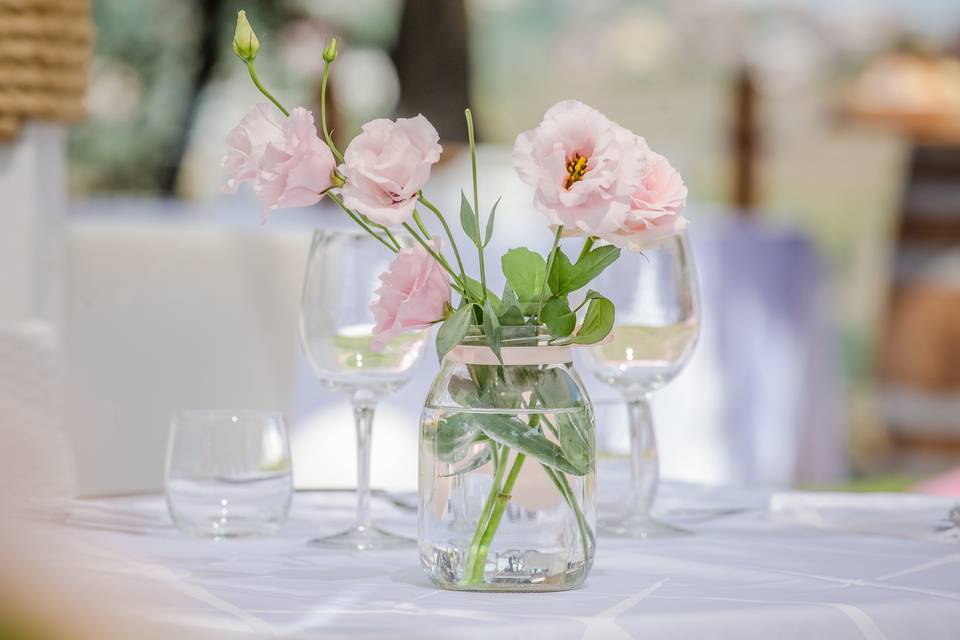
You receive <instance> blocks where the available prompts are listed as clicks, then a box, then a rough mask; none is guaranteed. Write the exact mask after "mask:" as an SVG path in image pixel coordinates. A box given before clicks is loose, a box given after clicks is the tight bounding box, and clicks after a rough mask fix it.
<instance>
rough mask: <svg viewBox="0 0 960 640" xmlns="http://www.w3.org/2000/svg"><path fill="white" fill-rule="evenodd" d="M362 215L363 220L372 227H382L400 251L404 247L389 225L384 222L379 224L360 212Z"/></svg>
mask: <svg viewBox="0 0 960 640" xmlns="http://www.w3.org/2000/svg"><path fill="white" fill-rule="evenodd" d="M360 217H361V218H363V221H364V222H366V223H367V224H368V225H370V226H371V227H375V228H377V229H380V230H381V231H383V232H384V233H385V234H387V238H389V239H390V242H392V243H393V246H395V247H396V248H397V251H400V249H402V248H403V247H402V246H401V245H400V241H399V240H397V237H396V236H395V235H393V232H391V231H390V229H388V228H387V227H385V226H383V225H382V224H377V223H376V222H374V221H373V220H371V219H370V218H368V217H367V216H365V215H363V214H360Z"/></svg>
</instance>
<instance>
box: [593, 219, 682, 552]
mask: <svg viewBox="0 0 960 640" xmlns="http://www.w3.org/2000/svg"><path fill="white" fill-rule="evenodd" d="M598 280H599V281H598V282H597V285H599V286H600V287H602V288H603V289H604V290H605V291H607V292H608V296H609V297H610V298H611V300H613V302H614V304H615V306H616V309H617V321H616V325H615V326H614V329H613V336H612V338H611V339H609V340H608V341H606V342H604V343H603V344H598V345H595V346H593V347H591V348H589V349H586V350H585V360H586V364H587V366H588V368H589V369H590V370H592V371H593V373H594V375H595V376H596V377H597V378H598V379H600V380H601V381H603V382H604V383H606V384H608V385H610V386H611V387H613V388H614V389H616V390H617V391H619V392H620V394H621V395H622V396H623V397H624V399H625V400H626V403H627V409H628V415H629V424H630V450H631V451H630V455H631V467H632V469H631V492H632V495H631V498H630V500H627V501H624V502H622V503H621V504H622V505H623V506H622V508H620V509H619V510H618V511H617V512H615V513H612V514H608V515H607V516H606V517H602V518H601V520H600V523H599V529H600V531H601V532H604V533H607V534H612V535H620V536H629V537H638V538H647V537H655V536H656V537H660V536H669V535H677V534H682V533H686V532H685V531H683V530H681V529H678V528H676V527H672V526H670V525H667V524H664V523H661V522H658V521H657V520H655V519H654V518H653V517H652V516H651V515H650V507H651V506H652V504H653V502H654V499H655V497H656V492H657V486H658V484H659V460H658V456H657V447H656V438H655V435H654V431H653V419H652V414H651V411H650V405H649V395H650V393H651V392H653V391H655V390H657V389H659V388H661V387H663V386H664V385H666V384H667V383H669V382H670V381H671V380H673V378H675V377H676V376H677V374H678V373H680V371H681V370H682V369H683V367H684V366H685V365H686V363H687V361H688V360H689V359H690V356H691V354H692V353H693V350H694V348H695V346H696V343H697V339H698V337H699V333H700V306H699V296H698V287H697V277H696V269H695V267H694V264H693V256H692V255H691V253H690V248H689V245H688V242H687V238H686V236H685V235H683V234H679V235H676V236H671V237H669V238H666V239H664V240H661V241H660V242H659V243H657V244H656V245H654V246H652V247H649V248H648V249H645V250H644V251H643V252H640V253H626V252H624V254H623V255H622V256H621V258H620V260H618V261H617V262H616V263H615V264H614V265H612V266H611V267H610V268H608V269H607V271H606V272H604V273H603V274H602V275H601V277H600V278H599V279H598Z"/></svg>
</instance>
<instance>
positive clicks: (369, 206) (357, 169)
mask: <svg viewBox="0 0 960 640" xmlns="http://www.w3.org/2000/svg"><path fill="white" fill-rule="evenodd" d="M439 141H440V136H439V135H437V130H436V129H434V127H433V125H432V124H430V121H428V120H427V119H426V118H424V117H423V116H422V115H418V116H417V117H415V118H399V119H397V120H396V121H392V120H386V119H379V120H372V121H370V122H368V123H367V124H365V125H363V128H362V132H361V133H360V135H358V136H357V137H356V138H354V139H353V140H352V141H351V142H350V144H349V145H348V146H347V150H346V151H345V152H344V154H343V164H341V165H340V168H339V169H340V173H341V174H343V176H344V178H345V179H346V184H344V185H343V202H344V204H345V205H346V206H347V207H349V208H351V209H357V210H358V211H360V212H361V213H363V214H364V215H366V216H367V217H369V218H370V219H371V220H373V221H374V222H376V223H377V224H382V225H384V226H388V227H389V226H393V225H396V224H401V223H403V222H406V221H407V220H409V219H410V216H412V215H413V208H414V207H415V206H416V204H417V199H418V198H419V197H420V189H421V187H423V185H424V184H425V183H426V182H427V180H429V179H430V169H431V167H432V166H433V165H434V163H436V162H437V160H439V159H440V153H441V152H442V151H443V148H442V147H441V146H440V145H439V144H438V142H439Z"/></svg>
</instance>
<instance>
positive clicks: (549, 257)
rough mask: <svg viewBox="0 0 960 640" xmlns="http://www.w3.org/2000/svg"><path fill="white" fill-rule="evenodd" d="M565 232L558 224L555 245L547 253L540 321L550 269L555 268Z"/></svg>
mask: <svg viewBox="0 0 960 640" xmlns="http://www.w3.org/2000/svg"><path fill="white" fill-rule="evenodd" d="M562 233H563V225H562V224H561V225H559V226H557V232H556V233H555V234H554V235H553V246H552V247H550V253H549V254H547V271H546V273H544V274H543V283H542V284H541V285H540V304H538V305H537V321H538V322H539V321H540V314H541V313H543V294H544V293H545V292H546V290H547V284H548V283H549V282H550V270H551V269H553V261H554V259H556V257H557V247H559V246H560V235H561V234H562Z"/></svg>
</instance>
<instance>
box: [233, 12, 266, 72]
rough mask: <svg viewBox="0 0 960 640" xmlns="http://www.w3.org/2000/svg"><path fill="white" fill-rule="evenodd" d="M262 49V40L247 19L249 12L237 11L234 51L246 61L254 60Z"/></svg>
mask: <svg viewBox="0 0 960 640" xmlns="http://www.w3.org/2000/svg"><path fill="white" fill-rule="evenodd" d="M258 51H260V41H259V40H258V39H257V34H255V33H254V32H253V27H251V26H250V23H249V22H248V21H247V12H246V11H243V10H241V11H239V12H237V30H236V31H235V32H234V33H233V52H234V53H235V54H237V56H238V57H239V58H240V59H241V60H243V61H245V62H253V60H254V59H255V58H256V57H257V52H258Z"/></svg>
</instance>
